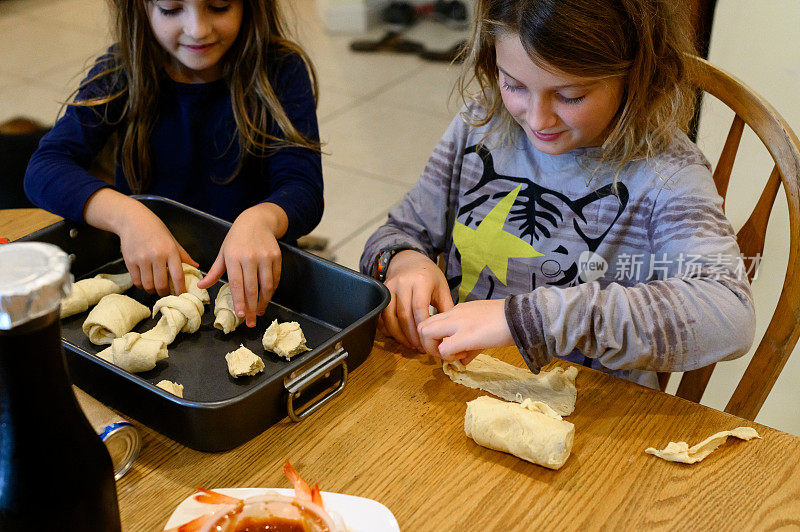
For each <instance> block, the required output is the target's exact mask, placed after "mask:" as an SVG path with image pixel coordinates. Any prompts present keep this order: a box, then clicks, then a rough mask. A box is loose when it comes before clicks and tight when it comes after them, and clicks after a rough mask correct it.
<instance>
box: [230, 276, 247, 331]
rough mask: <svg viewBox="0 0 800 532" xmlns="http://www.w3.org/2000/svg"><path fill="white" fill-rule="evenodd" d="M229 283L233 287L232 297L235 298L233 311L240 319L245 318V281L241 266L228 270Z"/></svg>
mask: <svg viewBox="0 0 800 532" xmlns="http://www.w3.org/2000/svg"><path fill="white" fill-rule="evenodd" d="M228 283H230V287H231V297H232V298H233V310H234V312H235V313H236V316H238V317H239V318H244V317H245V310H244V280H243V279H242V268H241V266H238V265H237V266H232V267H230V268H228Z"/></svg>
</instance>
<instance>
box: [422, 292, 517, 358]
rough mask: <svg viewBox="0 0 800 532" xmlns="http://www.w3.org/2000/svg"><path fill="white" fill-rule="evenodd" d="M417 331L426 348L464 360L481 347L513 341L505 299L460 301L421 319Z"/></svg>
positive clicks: (440, 356) (433, 353)
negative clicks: (450, 307)
mask: <svg viewBox="0 0 800 532" xmlns="http://www.w3.org/2000/svg"><path fill="white" fill-rule="evenodd" d="M418 331H419V337H420V341H421V342H422V345H423V346H424V347H425V351H427V352H428V353H430V354H431V355H433V356H437V357H439V358H441V359H442V360H446V361H452V360H460V361H461V363H462V364H468V363H469V362H470V361H472V359H473V358H475V357H476V356H477V355H478V350H481V349H485V348H487V347H502V346H506V345H510V344H513V343H514V338H513V337H512V336H511V330H510V329H509V328H508V322H507V321H506V313H505V302H504V301H503V300H502V299H489V300H485V301H469V302H467V303H459V304H458V305H456V306H455V307H453V309H452V310H450V311H448V312H442V313H440V314H436V315H435V316H431V317H430V318H428V319H427V320H425V321H423V322H422V323H420V324H419V327H418Z"/></svg>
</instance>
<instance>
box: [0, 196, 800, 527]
mask: <svg viewBox="0 0 800 532" xmlns="http://www.w3.org/2000/svg"><path fill="white" fill-rule="evenodd" d="M7 213H8V211H5V212H4V211H0V227H6V226H5V225H3V224H4V222H3V218H4V214H7ZM487 353H488V354H490V355H492V356H496V357H498V358H500V359H502V360H505V361H507V362H509V363H512V364H515V365H518V366H522V361H521V358H520V356H519V353H518V352H517V351H516V350H515V349H513V348H504V349H496V350H487ZM554 364H559V365H563V366H567V365H568V364H569V363H567V362H563V361H557V362H555V363H554ZM200 370H201V368H198V371H200ZM578 370H579V372H578V377H577V387H578V399H577V402H576V406H575V412H574V413H573V414H571V415H570V416H568V417H566V418H565V419H567V420H569V421H570V422H572V423H574V424H575V443H574V447H573V449H572V455H571V456H570V458H569V460H567V463H566V464H565V465H564V466H563V467H562V468H561V469H560V470H558V471H551V470H549V469H545V468H543V467H539V466H536V465H533V464H530V463H527V462H524V461H522V460H519V459H517V458H515V457H514V456H511V455H508V454H504V453H501V452H497V451H492V450H489V449H485V448H483V447H480V446H478V445H476V444H475V443H474V442H473V441H472V440H471V439H469V438H467V437H466V436H465V435H464V428H463V424H464V412H465V409H466V406H465V403H466V402H467V401H469V400H472V399H474V398H475V397H478V396H479V395H483V394H484V392H481V391H479V390H473V389H469V388H465V387H463V386H460V385H457V384H455V383H453V382H452V381H450V379H448V378H447V377H446V376H445V375H444V373H443V372H442V370H441V368H440V366H439V364H437V363H436V362H435V361H434V360H433V359H432V358H430V357H428V356H427V355H420V354H417V353H414V352H411V351H409V350H407V349H405V348H404V347H402V346H401V345H399V344H397V343H396V342H394V341H392V340H387V339H386V338H384V337H382V336H380V335H379V336H378V339H377V340H376V343H375V347H374V349H373V351H372V353H371V354H370V356H369V357H368V358H367V360H366V362H364V363H363V364H362V365H361V366H360V367H359V368H357V369H355V370H354V371H353V372H352V374H351V375H350V379H349V381H348V383H347V386H346V387H345V389H344V391H343V392H342V394H341V395H340V396H338V397H337V398H335V399H334V400H333V401H331V402H330V403H329V404H327V405H325V406H324V407H322V408H321V409H320V410H319V411H318V412H315V413H314V414H312V415H311V416H310V417H309V418H308V419H306V420H304V421H302V422H300V423H292V422H290V421H288V420H284V421H282V422H280V423H278V424H277V425H275V426H273V427H271V428H269V429H267V430H266V431H264V432H263V433H262V434H260V435H259V436H257V437H256V438H254V439H252V440H251V441H249V442H247V443H245V444H244V445H242V446H240V447H238V448H236V449H233V450H231V451H228V452H224V453H203V452H199V451H194V450H192V449H189V448H187V447H184V446H182V445H180V444H178V443H175V442H174V441H172V440H170V439H168V438H166V437H164V436H161V435H160V434H158V433H156V432H154V431H152V430H150V429H148V428H147V427H144V426H142V425H137V426H138V428H139V430H140V431H141V432H142V434H143V447H142V452H141V455H140V456H139V458H138V459H137V460H136V462H135V464H134V466H133V468H132V470H131V471H130V472H129V473H128V474H127V475H126V476H125V477H123V478H122V479H121V480H120V481H119V482H118V483H117V489H118V494H119V501H120V510H121V514H122V520H123V529H124V530H125V531H147V530H153V531H155V530H161V529H162V528H163V526H164V524H165V523H166V520H167V518H168V517H169V515H170V514H171V513H172V511H173V510H174V509H175V507H176V506H177V505H178V503H179V502H180V501H182V500H183V499H184V498H186V497H188V496H189V495H191V494H192V493H193V491H194V487H195V486H202V487H207V488H223V487H289V483H288V481H287V480H286V479H285V477H284V475H283V472H282V464H283V462H284V461H285V460H286V459H289V460H291V462H292V464H293V465H294V466H295V468H296V469H297V470H298V471H299V472H300V474H301V475H302V476H303V477H304V478H305V479H306V480H308V481H309V482H312V483H318V484H319V486H320V488H321V489H322V490H323V491H334V492H340V493H346V494H349V495H357V496H361V497H367V498H370V499H374V500H376V501H379V502H381V503H383V504H384V505H386V506H387V507H388V508H389V509H390V510H391V511H392V512H393V513H394V515H395V517H396V518H397V521H398V522H399V523H400V528H401V530H404V531H426V530H431V531H433V530H466V531H471V530H503V531H506V530H536V529H539V528H545V529H568V530H573V529H581V530H587V529H588V530H594V529H600V528H603V529H607V530H617V529H623V530H630V529H636V530H640V529H662V530H683V529H692V530H694V529H714V530H719V529H737V530H766V529H776V528H791V527H795V528H796V527H800V474H798V472H797V462H798V461H799V460H800V438H797V437H795V436H791V435H789V434H786V433H783V432H780V431H777V430H774V429H771V428H768V427H765V426H762V425H759V424H757V423H753V422H750V421H746V420H744V419H741V418H737V417H735V416H732V415H730V414H726V413H723V412H719V411H717V410H713V409H711V408H707V407H705V406H701V405H698V404H696V403H692V402H689V401H686V400H683V399H680V398H677V397H674V396H671V395H667V394H664V393H662V392H659V391H655V390H650V389H647V388H644V387H641V386H639V385H636V384H633V383H630V382H627V381H623V380H620V379H617V378H615V377H611V376H609V375H606V374H603V373H599V372H597V371H594V370H591V369H588V368H583V367H580V366H578ZM745 425H746V426H752V427H755V428H756V429H757V430H758V431H759V434H761V435H762V436H763V439H760V440H752V441H749V442H742V441H739V440H735V439H733V438H730V439H729V440H728V442H727V443H726V444H724V445H723V446H722V447H720V448H719V449H718V450H717V451H716V452H714V453H713V454H711V456H709V457H708V458H706V459H705V460H704V461H702V462H700V463H698V464H694V465H685V464H674V463H668V462H665V461H663V460H660V459H658V458H656V457H654V456H650V455H647V454H645V453H644V449H645V448H647V447H651V446H653V447H657V448H663V447H664V446H666V444H667V443H668V442H670V441H679V440H683V441H687V442H688V443H689V444H690V445H693V444H696V443H698V442H700V441H701V440H703V439H705V438H706V437H708V436H710V435H711V434H713V433H715V432H718V431H721V430H728V429H732V428H735V427H738V426H745Z"/></svg>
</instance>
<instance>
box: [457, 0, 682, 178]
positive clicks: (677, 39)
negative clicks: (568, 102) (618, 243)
mask: <svg viewBox="0 0 800 532" xmlns="http://www.w3.org/2000/svg"><path fill="white" fill-rule="evenodd" d="M686 11H688V9H687V8H685V7H682V3H681V2H675V1H674V0H476V1H475V11H474V26H473V32H472V36H471V39H470V41H469V43H468V44H467V46H466V47H465V49H464V51H463V52H462V59H463V60H464V67H463V69H462V72H461V75H460V77H459V80H458V82H457V84H456V90H458V91H459V92H460V93H461V97H462V99H463V100H464V101H465V102H467V101H469V100H472V101H475V102H477V103H479V104H480V106H481V107H482V109H484V110H485V114H482V113H479V115H477V116H475V115H472V116H469V115H467V116H464V120H466V121H467V123H469V124H470V125H472V126H475V127H478V126H482V125H485V124H487V123H489V122H490V121H491V120H492V118H494V117H495V115H497V116H498V118H499V120H498V124H499V125H498V126H497V127H496V128H495V129H493V130H492V132H495V131H497V132H498V133H500V134H501V138H509V137H513V136H514V135H515V134H516V132H517V131H518V128H519V126H518V125H517V124H516V122H515V121H514V119H513V117H512V116H511V115H510V114H509V113H508V111H507V110H506V109H505V107H504V106H503V102H502V98H501V96H500V86H499V81H498V69H497V61H496V55H495V40H496V38H497V37H498V36H499V35H503V34H507V33H512V34H516V35H519V37H520V41H521V42H522V45H523V47H524V48H525V50H526V51H527V52H528V55H529V56H530V58H531V60H532V61H533V62H534V63H536V64H537V65H538V66H541V67H543V68H552V67H555V68H556V69H558V70H560V71H562V72H564V73H567V74H571V75H575V76H580V77H585V78H590V79H607V78H615V77H622V78H624V80H625V84H624V86H625V92H624V95H623V98H622V103H621V105H620V108H619V110H618V111H617V114H616V116H615V117H614V119H613V120H612V122H611V124H610V125H609V134H608V136H607V137H606V140H605V142H604V143H603V145H602V147H601V148H602V150H601V153H602V154H601V162H603V161H608V162H612V163H614V164H616V166H617V174H618V173H619V171H620V170H621V169H622V167H623V166H624V165H626V164H627V163H629V162H631V161H633V160H637V159H648V158H650V157H652V156H653V155H655V154H656V153H659V152H661V151H663V150H664V149H666V148H667V146H668V145H669V144H670V143H671V142H672V139H673V137H674V135H675V133H676V131H677V130H683V131H685V130H686V128H687V127H688V124H689V122H690V120H691V117H692V113H693V109H694V102H695V96H694V89H693V88H692V86H691V85H690V83H689V76H688V73H689V68H690V63H689V62H688V61H687V56H688V55H689V54H692V53H694V44H693V39H692V37H691V35H692V33H691V29H690V28H691V26H690V24H689V19H688V17H687V16H686V14H685V12H686ZM473 83H477V87H478V89H479V90H477V91H476V92H474V93H472V94H471V93H470V91H469V89H468V87H469V86H470V85H472V84H473ZM498 130H499V131H498Z"/></svg>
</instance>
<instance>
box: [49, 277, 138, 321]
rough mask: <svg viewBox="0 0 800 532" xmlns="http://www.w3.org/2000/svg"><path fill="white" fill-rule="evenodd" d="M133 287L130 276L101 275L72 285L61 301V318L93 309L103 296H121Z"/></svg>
mask: <svg viewBox="0 0 800 532" xmlns="http://www.w3.org/2000/svg"><path fill="white" fill-rule="evenodd" d="M131 286H133V281H132V280H131V274H129V273H120V274H109V273H101V274H98V275H95V276H94V277H92V278H91V279H83V280H81V281H78V282H76V283H72V289H71V291H70V294H69V295H68V296H67V297H65V298H64V299H62V300H61V317H62V318H66V317H68V316H72V315H73V314H78V313H79V312H83V311H85V310H88V309H89V307H93V306H95V305H96V304H97V302H98V301H100V300H101V299H102V298H103V297H104V296H107V295H109V294H121V293H122V292H124V291H125V290H128V289H129V288H130V287H131Z"/></svg>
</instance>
